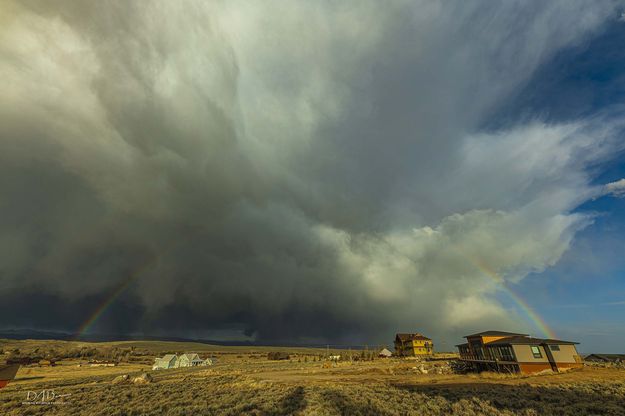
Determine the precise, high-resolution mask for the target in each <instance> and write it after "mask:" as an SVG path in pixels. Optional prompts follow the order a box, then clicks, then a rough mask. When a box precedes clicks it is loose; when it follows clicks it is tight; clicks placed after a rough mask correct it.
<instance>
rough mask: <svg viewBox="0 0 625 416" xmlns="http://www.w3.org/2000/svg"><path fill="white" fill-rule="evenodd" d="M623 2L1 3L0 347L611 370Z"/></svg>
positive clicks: (622, 314) (617, 299)
mask: <svg viewBox="0 0 625 416" xmlns="http://www.w3.org/2000/svg"><path fill="white" fill-rule="evenodd" d="M624 11H625V3H624V2H619V1H608V0H605V1H603V0H598V1H593V2H589V1H585V0H553V1H549V2H544V1H512V0H511V1H502V2H496V3H495V2H492V1H488V0H484V1H479V0H475V1H471V2H466V1H449V2H436V1H425V0H424V1H417V0H414V1H392V2H384V3H382V2H379V1H373V0H370V1H367V0H364V1H344V2H331V1H315V2H313V1H295V2H293V1H277V0H271V1H263V2H248V1H238V0H232V1H215V2H204V1H179V2H169V1H149V2H127V1H108V2H81V3H77V2H74V1H63V0H49V1H28V0H22V1H15V2H13V1H5V2H3V3H2V5H0V78H1V79H2V80H3V92H2V95H1V96H0V145H1V146H2V147H1V148H2V151H1V152H0V299H2V302H0V330H26V329H29V330H45V331H59V332H64V333H70V334H74V335H75V336H76V337H77V338H81V337H83V338H84V337H89V336H90V335H97V334H113V335H120V336H121V335H134V336H140V335H150V336H163V337H187V338H201V339H220V340H241V341H244V340H247V341H253V342H258V343H280V342H284V343H286V342H288V343H307V344H315V343H319V344H326V343H332V344H333V345H362V344H370V345H371V344H386V345H390V344H391V343H392V340H393V337H394V334H395V333H396V332H421V333H424V334H426V335H428V336H430V337H431V338H432V339H433V340H434V342H435V345H437V347H438V348H439V349H443V350H451V349H453V346H454V345H455V344H459V343H461V342H462V337H463V336H464V335H467V334H470V333H472V332H477V331H482V330H489V329H497V330H505V331H520V332H524V333H529V334H532V335H534V336H537V337H558V338H562V339H567V340H573V341H578V342H580V345H579V347H578V348H579V350H580V351H582V352H604V353H609V352H625V324H623V321H624V318H625V255H624V254H625V210H624V208H625V198H624V197H625V179H624V178H625V140H624V137H625V136H624V133H625V131H624V130H625V117H624V116H625V106H624V105H623V104H624V99H625V50H624V49H623V48H622V45H623V44H624V43H625V17H624V16H625V15H623V12H624Z"/></svg>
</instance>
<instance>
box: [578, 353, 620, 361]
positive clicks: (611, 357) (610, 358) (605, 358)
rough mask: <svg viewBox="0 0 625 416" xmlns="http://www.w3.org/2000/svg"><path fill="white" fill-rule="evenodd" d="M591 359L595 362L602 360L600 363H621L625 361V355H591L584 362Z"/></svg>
mask: <svg viewBox="0 0 625 416" xmlns="http://www.w3.org/2000/svg"><path fill="white" fill-rule="evenodd" d="M589 358H590V361H593V360H600V361H616V360H621V361H625V354H590V355H587V356H586V357H584V360H588V359H589Z"/></svg>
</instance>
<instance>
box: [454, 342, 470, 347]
mask: <svg viewBox="0 0 625 416" xmlns="http://www.w3.org/2000/svg"><path fill="white" fill-rule="evenodd" d="M468 346H469V343H468V342H465V343H464V344H458V345H456V347H468Z"/></svg>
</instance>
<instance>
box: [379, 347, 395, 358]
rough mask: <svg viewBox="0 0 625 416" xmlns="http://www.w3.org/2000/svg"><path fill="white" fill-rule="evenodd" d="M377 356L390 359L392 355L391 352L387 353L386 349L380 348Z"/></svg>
mask: <svg viewBox="0 0 625 416" xmlns="http://www.w3.org/2000/svg"><path fill="white" fill-rule="evenodd" d="M378 355H386V356H388V357H390V356H391V355H393V353H392V352H390V351H389V350H388V349H386V348H382V349H381V350H380V352H379V353H378Z"/></svg>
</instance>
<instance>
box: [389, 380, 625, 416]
mask: <svg viewBox="0 0 625 416" xmlns="http://www.w3.org/2000/svg"><path fill="white" fill-rule="evenodd" d="M394 387H395V388H397V389H400V390H406V391H410V392H411V393H419V394H423V395H426V396H429V397H435V396H438V397H442V398H444V399H446V400H448V401H450V402H452V403H453V402H459V401H461V400H468V401H471V400H473V399H474V398H478V399H480V400H483V401H485V402H488V403H490V404H491V405H492V406H493V407H495V408H497V409H499V410H508V411H512V412H514V413H521V412H524V411H526V410H534V411H535V412H536V413H538V414H540V415H542V414H550V415H551V414H553V415H567V416H568V415H575V416H577V415H597V414H602V415H622V414H623V409H625V399H624V398H623V396H622V395H620V394H611V393H610V392H609V391H606V390H604V389H602V388H601V387H600V386H596V387H594V388H592V387H586V388H584V387H583V386H575V387H574V388H570V387H543V386H530V385H509V384H495V383H465V384H449V385H436V386H435V385H395V386H394ZM523 414H525V413H523Z"/></svg>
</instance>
